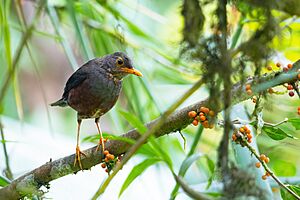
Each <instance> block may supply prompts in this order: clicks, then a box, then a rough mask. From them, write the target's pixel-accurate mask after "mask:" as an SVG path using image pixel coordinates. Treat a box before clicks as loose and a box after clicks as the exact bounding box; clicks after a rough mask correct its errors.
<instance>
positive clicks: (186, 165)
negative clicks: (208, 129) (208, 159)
mask: <svg viewBox="0 0 300 200" xmlns="http://www.w3.org/2000/svg"><path fill="white" fill-rule="evenodd" d="M202 156H203V154H193V155H191V156H189V157H187V158H186V159H185V160H184V161H183V162H182V165H181V166H180V169H179V173H178V176H184V174H185V173H186V172H187V170H188V169H189V167H190V166H191V165H192V164H193V162H195V161H196V160H198V159H199V158H200V157H202Z"/></svg>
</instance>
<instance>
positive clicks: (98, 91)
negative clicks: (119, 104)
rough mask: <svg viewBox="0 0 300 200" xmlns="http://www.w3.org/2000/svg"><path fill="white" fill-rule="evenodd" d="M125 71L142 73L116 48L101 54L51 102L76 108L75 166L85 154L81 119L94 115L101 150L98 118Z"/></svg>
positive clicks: (114, 98) (110, 103)
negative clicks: (81, 144) (110, 52)
mask: <svg viewBox="0 0 300 200" xmlns="http://www.w3.org/2000/svg"><path fill="white" fill-rule="evenodd" d="M128 74H134V75H136V76H142V73H141V72H139V71H138V70H136V69H134V68H133V66H132V62H131V60H130V58H129V57H128V56H127V55H126V54H125V53H123V52H115V53H113V54H109V55H106V56H104V57H102V58H95V59H92V60H90V61H88V62H87V63H85V64H84V65H82V66H81V67H80V68H79V69H78V70H77V71H75V72H74V73H73V74H72V75H71V77H70V78H69V79H68V81H67V83H66V86H65V88H64V92H63V95H62V98H61V99H59V100H58V101H56V102H54V103H52V104H51V106H61V107H65V106H70V107H71V108H73V109H74V110H76V111H77V124H78V126H77V144H76V157H75V160H74V166H75V165H76V162H78V164H79V167H80V168H81V169H82V165H81V161H80V156H81V155H85V154H84V153H83V152H81V151H80V148H79V134H80V125H81V121H82V119H87V118H95V123H96V127H97V130H98V133H99V134H100V140H99V144H98V147H97V150H98V149H99V146H100V145H101V146H102V150H103V151H104V149H105V147H104V143H103V136H102V132H101V128H100V126H99V120H100V117H101V116H102V115H104V114H105V113H106V112H108V111H109V110H110V109H111V108H112V107H113V106H114V105H115V104H116V101H117V100H118V97H119V95H120V91H121V87H122V79H123V78H124V77H125V76H126V75H128Z"/></svg>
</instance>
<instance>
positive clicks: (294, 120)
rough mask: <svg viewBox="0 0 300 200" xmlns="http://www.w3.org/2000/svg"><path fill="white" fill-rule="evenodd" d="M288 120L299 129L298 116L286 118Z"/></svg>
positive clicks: (299, 120)
mask: <svg viewBox="0 0 300 200" xmlns="http://www.w3.org/2000/svg"><path fill="white" fill-rule="evenodd" d="M288 122H290V123H291V124H292V125H293V126H294V127H295V129H296V130H300V118H294V119H288Z"/></svg>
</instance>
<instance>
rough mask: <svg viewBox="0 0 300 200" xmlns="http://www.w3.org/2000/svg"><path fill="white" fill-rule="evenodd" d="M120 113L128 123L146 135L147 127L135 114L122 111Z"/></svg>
mask: <svg viewBox="0 0 300 200" xmlns="http://www.w3.org/2000/svg"><path fill="white" fill-rule="evenodd" d="M119 113H120V114H121V115H122V116H123V117H124V118H125V119H126V120H127V121H128V123H129V124H130V125H131V126H133V127H134V128H136V129H137V130H138V131H139V132H140V133H142V134H143V133H145V132H146V131H147V127H146V126H145V125H144V124H143V122H141V120H139V118H137V117H136V116H135V115H134V114H132V113H129V112H126V111H122V110H120V111H119Z"/></svg>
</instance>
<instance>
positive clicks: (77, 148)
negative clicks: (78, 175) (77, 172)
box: [74, 119, 86, 170]
mask: <svg viewBox="0 0 300 200" xmlns="http://www.w3.org/2000/svg"><path fill="white" fill-rule="evenodd" d="M80 125H81V119H77V143H76V156H75V160H74V167H75V166H76V163H77V162H78V164H79V167H80V169H81V170H82V164H81V161H80V155H84V156H86V155H85V153H83V152H82V151H80V148H79V134H80Z"/></svg>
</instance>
